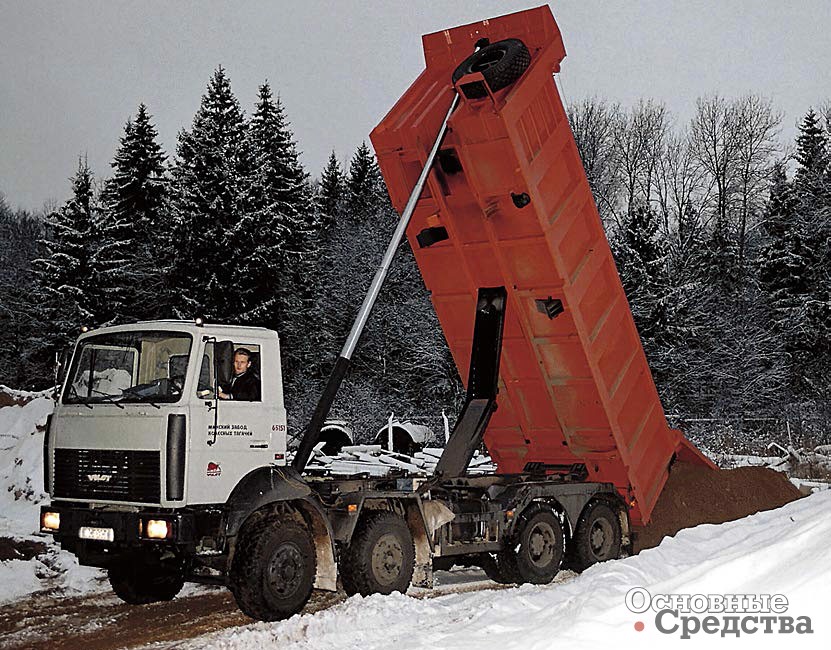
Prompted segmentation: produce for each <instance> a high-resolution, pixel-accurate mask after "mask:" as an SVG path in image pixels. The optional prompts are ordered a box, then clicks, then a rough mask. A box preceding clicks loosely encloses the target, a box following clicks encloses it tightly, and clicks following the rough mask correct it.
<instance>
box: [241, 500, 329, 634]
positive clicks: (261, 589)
mask: <svg viewBox="0 0 831 650" xmlns="http://www.w3.org/2000/svg"><path fill="white" fill-rule="evenodd" d="M314 579H315V552H314V543H313V542H312V540H311V537H310V536H309V532H308V531H307V530H306V529H305V527H303V526H302V525H301V524H299V523H298V522H297V521H295V520H294V519H290V518H288V517H278V516H270V517H264V518H262V519H258V520H256V521H254V522H252V523H251V524H250V525H247V526H246V527H245V528H244V529H243V531H242V533H241V535H240V539H239V541H238V542H237V548H236V550H235V551H234V559H233V561H232V563H231V572H230V581H229V582H230V584H229V587H230V589H231V593H233V594H234V598H235V599H236V601H237V605H239V608H240V609H241V610H242V612H243V613H244V614H246V615H247V616H250V617H251V618H253V619H256V620H259V621H278V620H281V619H284V618H288V617H289V616H292V615H294V614H296V613H297V612H299V611H300V610H301V609H303V606H304V605H305V604H306V602H307V601H308V600H309V597H310V596H311V594H312V587H313V586H314Z"/></svg>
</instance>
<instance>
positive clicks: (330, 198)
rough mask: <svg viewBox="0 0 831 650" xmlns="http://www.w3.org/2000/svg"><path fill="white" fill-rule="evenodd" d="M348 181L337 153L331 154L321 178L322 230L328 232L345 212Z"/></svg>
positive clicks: (319, 199) (319, 200)
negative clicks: (344, 204)
mask: <svg viewBox="0 0 831 650" xmlns="http://www.w3.org/2000/svg"><path fill="white" fill-rule="evenodd" d="M345 193H346V179H345V177H344V174H343V170H342V169H341V166H340V163H339V162H338V159H337V156H335V152H334V151H332V153H331V154H329V160H328V162H327V163H326V167H324V169H323V173H322V174H321V176H320V183H319V185H318V194H317V203H318V208H319V210H320V220H321V229H322V230H323V231H326V230H328V229H329V228H330V227H331V226H332V224H334V223H335V221H337V219H338V217H339V216H340V214H341V212H342V210H343V203H344V195H345Z"/></svg>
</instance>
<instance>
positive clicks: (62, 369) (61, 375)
mask: <svg viewBox="0 0 831 650" xmlns="http://www.w3.org/2000/svg"><path fill="white" fill-rule="evenodd" d="M71 359H72V350H71V349H69V348H67V349H65V350H62V351H60V352H56V353H55V394H54V396H53V397H54V399H55V400H57V399H58V396H59V395H60V392H61V388H63V383H64V381H65V380H66V375H67V373H68V372H69V362H70V360H71Z"/></svg>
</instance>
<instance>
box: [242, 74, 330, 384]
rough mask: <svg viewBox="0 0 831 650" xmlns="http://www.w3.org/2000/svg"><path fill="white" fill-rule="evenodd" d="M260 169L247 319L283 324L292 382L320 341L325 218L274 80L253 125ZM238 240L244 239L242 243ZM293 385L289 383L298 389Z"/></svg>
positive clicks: (246, 233) (248, 234) (249, 233)
mask: <svg viewBox="0 0 831 650" xmlns="http://www.w3.org/2000/svg"><path fill="white" fill-rule="evenodd" d="M249 137H250V141H251V151H252V153H253V159H254V173H253V182H252V189H251V206H252V215H253V219H251V220H250V221H248V222H240V224H239V226H238V228H237V229H236V231H235V235H242V236H243V238H248V239H249V241H250V244H247V243H246V244H244V245H245V246H247V247H248V248H249V249H250V250H252V251H254V254H253V255H252V256H251V258H250V260H249V262H250V264H251V268H250V269H249V271H248V272H247V273H245V274H244V277H245V279H246V280H247V281H249V283H250V284H249V285H248V287H246V289H247V291H244V292H243V295H245V296H246V298H247V299H246V303H247V306H248V311H247V312H246V313H245V314H243V317H242V320H246V321H253V322H256V323H259V324H263V325H267V326H269V327H272V328H276V329H277V330H278V331H279V332H280V334H281V337H282V342H283V345H282V350H283V354H282V359H283V362H284V363H283V365H284V368H285V369H286V371H287V375H286V376H287V378H289V383H290V382H291V381H292V380H293V379H294V378H297V377H299V376H300V375H301V374H303V373H305V374H308V373H309V372H310V366H313V365H314V363H313V361H312V359H313V357H316V356H317V354H318V347H317V345H316V344H315V342H314V341H315V338H316V337H315V332H316V330H317V328H316V327H314V315H313V313H312V311H313V307H314V298H315V288H316V268H317V262H318V236H319V230H320V228H319V224H318V218H317V213H316V210H315V206H314V201H313V197H312V192H311V186H310V184H309V180H308V174H307V173H306V171H305V169H304V168H303V166H302V164H301V163H300V160H299V154H298V151H297V147H296V144H295V142H294V136H293V134H292V132H291V129H290V126H289V124H288V121H287V120H286V117H285V113H284V110H283V106H282V104H281V103H280V101H279V99H278V100H277V101H275V100H274V99H273V95H272V92H271V88H270V86H269V85H268V83H265V84H263V85H262V86H261V87H260V89H259V99H258V102H257V106H256V108H255V111H254V114H253V115H252V118H251V121H250V124H249ZM246 224H247V225H249V226H252V227H249V228H245V227H244V226H245V225H246ZM237 246H239V244H237ZM291 389H292V387H291V386H290V387H289V390H291Z"/></svg>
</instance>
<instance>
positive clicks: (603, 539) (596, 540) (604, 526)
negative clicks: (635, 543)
mask: <svg viewBox="0 0 831 650" xmlns="http://www.w3.org/2000/svg"><path fill="white" fill-rule="evenodd" d="M613 541H614V531H613V530H612V524H611V522H609V521H608V520H606V519H597V520H595V522H594V523H593V524H592V527H591V530H590V531H589V546H590V547H591V550H592V554H593V555H594V556H595V557H596V558H597V559H600V560H602V559H604V558H606V557H607V556H608V555H609V551H610V550H611V548H612V542H613Z"/></svg>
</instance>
